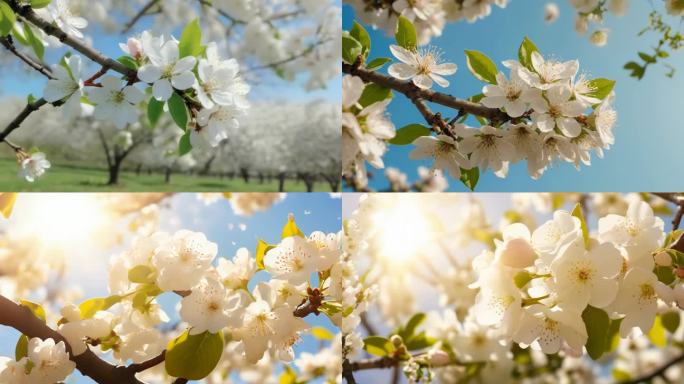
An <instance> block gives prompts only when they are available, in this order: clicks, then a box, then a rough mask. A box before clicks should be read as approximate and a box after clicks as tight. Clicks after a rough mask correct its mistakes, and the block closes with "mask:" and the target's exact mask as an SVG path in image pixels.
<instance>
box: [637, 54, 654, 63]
mask: <svg viewBox="0 0 684 384" xmlns="http://www.w3.org/2000/svg"><path fill="white" fill-rule="evenodd" d="M639 57H640V58H641V60H643V61H645V62H647V63H650V64H653V63H655V62H656V58H655V57H653V56H651V55H648V54H646V53H644V52H639Z"/></svg>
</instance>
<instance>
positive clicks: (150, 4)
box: [121, 0, 159, 33]
mask: <svg viewBox="0 0 684 384" xmlns="http://www.w3.org/2000/svg"><path fill="white" fill-rule="evenodd" d="M158 2H159V0H151V1H150V2H148V3H147V4H146V5H145V6H144V7H143V8H142V9H141V10H140V12H138V13H136V14H135V16H133V18H132V19H131V21H129V22H128V23H126V25H125V26H124V29H123V30H122V31H121V33H128V31H130V30H131V28H133V26H134V25H135V23H137V22H138V21H139V20H140V19H141V18H142V17H143V16H145V15H146V14H147V12H149V10H150V9H152V7H154V6H155V4H157V3H158Z"/></svg>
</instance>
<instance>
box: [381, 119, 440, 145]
mask: <svg viewBox="0 0 684 384" xmlns="http://www.w3.org/2000/svg"><path fill="white" fill-rule="evenodd" d="M429 134H430V128H428V127H425V126H423V125H420V124H409V125H407V126H405V127H402V128H400V129H398V130H397V133H396V135H394V137H393V138H391V139H390V140H389V141H388V143H390V144H394V145H408V144H411V143H413V141H414V140H416V139H417V138H419V137H421V136H427V135H429Z"/></svg>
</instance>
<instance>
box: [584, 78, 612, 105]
mask: <svg viewBox="0 0 684 384" xmlns="http://www.w3.org/2000/svg"><path fill="white" fill-rule="evenodd" d="M589 87H590V88H591V89H592V91H591V93H589V94H587V96H591V97H595V98H597V99H601V100H603V99H605V98H606V97H607V96H608V95H609V94H610V92H611V91H612V90H613V88H614V87H615V81H614V80H608V79H603V78H598V79H593V80H590V81H589Z"/></svg>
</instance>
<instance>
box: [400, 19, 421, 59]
mask: <svg viewBox="0 0 684 384" xmlns="http://www.w3.org/2000/svg"><path fill="white" fill-rule="evenodd" d="M417 36H418V35H417V34H416V27H414V26H413V23H412V22H411V20H409V19H407V18H406V17H404V16H399V21H398V22H397V32H396V33H395V34H394V37H395V38H396V39H397V44H398V45H399V46H400V47H403V48H406V49H408V50H409V51H414V50H415V49H416V47H417V41H418V37H417Z"/></svg>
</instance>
